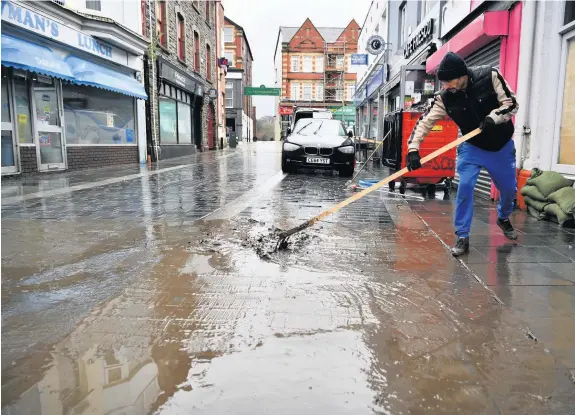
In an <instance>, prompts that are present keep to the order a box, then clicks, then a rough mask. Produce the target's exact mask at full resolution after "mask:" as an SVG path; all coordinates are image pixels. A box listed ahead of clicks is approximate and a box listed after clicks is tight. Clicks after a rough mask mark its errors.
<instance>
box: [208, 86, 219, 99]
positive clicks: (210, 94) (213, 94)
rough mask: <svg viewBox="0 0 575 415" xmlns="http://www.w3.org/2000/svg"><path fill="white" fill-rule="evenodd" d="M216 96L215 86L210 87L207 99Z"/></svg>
mask: <svg viewBox="0 0 575 415" xmlns="http://www.w3.org/2000/svg"><path fill="white" fill-rule="evenodd" d="M217 97H218V90H217V89H215V88H210V89H209V91H208V98H209V99H216V98H217Z"/></svg>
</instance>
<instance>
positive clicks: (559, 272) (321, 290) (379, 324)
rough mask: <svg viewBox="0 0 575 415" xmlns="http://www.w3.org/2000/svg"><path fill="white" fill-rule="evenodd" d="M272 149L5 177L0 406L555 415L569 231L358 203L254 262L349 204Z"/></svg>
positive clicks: (559, 405) (568, 371)
mask: <svg viewBox="0 0 575 415" xmlns="http://www.w3.org/2000/svg"><path fill="white" fill-rule="evenodd" d="M279 150H280V147H278V146H277V145H276V143H270V142H261V143H251V144H245V143H243V144H242V145H241V146H240V147H239V148H237V149H228V150H226V151H223V152H211V153H201V154H199V155H197V156H194V158H193V159H192V158H190V159H186V160H172V161H170V162H167V163H161V164H160V165H159V166H154V168H153V169H151V170H148V169H147V168H139V167H122V168H114V169H101V170H96V171H89V172H82V173H68V174H66V175H55V176H49V177H47V178H41V177H40V178H27V179H24V180H18V181H9V182H6V181H3V182H2V413H6V414H40V413H41V414H81V413H115V414H116V413H117V414H119V413H126V414H128V413H130V414H141V413H142V414H146V413H161V414H189V413H194V414H272V413H273V414H294V413H298V414H324V413H325V414H364V413H365V414H369V413H376V414H408V413H409V414H419V413H426V414H427V413H441V414H444V413H465V414H475V413H486V414H492V413H493V414H500V413H501V414H526V413H528V414H573V413H574V412H573V408H575V319H574V316H575V262H574V261H575V256H574V252H575V250H574V245H575V240H574V238H575V232H574V231H569V230H560V229H558V228H557V227H556V226H554V225H552V224H547V223H542V222H537V221H535V220H533V219H531V218H529V217H527V216H526V215H525V214H523V213H522V212H517V213H516V214H515V216H514V222H515V224H516V225H517V228H518V230H519V231H520V237H519V239H518V241H517V242H510V241H507V240H505V239H504V238H503V235H502V234H501V231H500V230H499V228H498V227H497V226H496V225H495V218H496V217H495V215H496V210H495V206H493V205H492V204H489V203H486V202H481V201H478V202H477V205H476V206H477V207H476V214H475V219H474V225H473V229H472V236H471V242H472V246H473V249H472V252H471V253H470V255H468V256H467V257H465V258H463V259H462V260H461V261H460V260H457V259H454V258H452V257H451V256H450V255H449V251H448V249H447V247H448V245H450V244H451V243H452V240H453V233H452V227H451V212H452V209H453V201H451V200H443V191H441V190H438V191H437V193H436V195H426V196H425V200H424V201H421V200H417V199H415V198H406V199H403V198H401V197H399V196H398V195H394V194H389V193H383V192H382V193H380V192H377V193H376V192H374V193H373V194H371V195H370V196H368V197H365V198H364V199H361V200H359V201H358V202H356V203H354V204H352V205H350V206H348V207H347V208H345V209H344V210H342V211H340V212H338V213H336V214H334V215H333V216H331V217H328V218H327V219H326V220H325V221H323V222H321V223H318V224H317V225H315V226H314V227H313V228H311V229H309V230H307V231H306V234H305V239H302V240H301V243H299V244H295V245H291V246H290V247H289V249H287V250H285V251H281V252H279V253H277V254H275V255H272V256H271V258H269V259H262V258H260V256H258V254H257V252H256V250H254V249H253V247H252V246H250V244H249V243H247V242H246V241H250V240H254V238H255V239H256V240H257V239H258V235H264V236H265V235H266V233H268V232H269V230H270V229H272V228H273V227H279V228H283V229H285V228H289V227H291V226H294V225H297V224H299V223H301V222H302V221H303V220H305V219H308V218H309V217H311V216H313V215H315V214H317V213H319V212H320V211H322V210H323V209H324V208H326V207H329V206H331V205H333V204H335V203H336V202H338V201H340V200H343V199H344V198H346V197H347V196H349V195H350V192H349V191H348V190H346V189H345V183H346V181H347V179H343V178H339V177H337V176H334V175H331V174H329V173H319V174H318V173H301V174H297V175H289V176H286V175H283V174H282V173H281V171H280V160H279ZM367 170H368V171H367V172H365V173H363V174H362V176H363V177H383V176H384V175H385V174H386V171H385V170H381V171H379V170H375V171H374V170H373V169H371V168H369V169H367ZM408 195H411V196H416V193H414V192H412V191H409V192H408Z"/></svg>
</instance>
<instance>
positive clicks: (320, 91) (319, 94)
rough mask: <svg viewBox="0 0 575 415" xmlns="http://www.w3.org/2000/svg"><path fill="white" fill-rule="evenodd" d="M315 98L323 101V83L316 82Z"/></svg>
mask: <svg viewBox="0 0 575 415" xmlns="http://www.w3.org/2000/svg"><path fill="white" fill-rule="evenodd" d="M315 99H316V100H318V101H323V84H317V85H316V88H315Z"/></svg>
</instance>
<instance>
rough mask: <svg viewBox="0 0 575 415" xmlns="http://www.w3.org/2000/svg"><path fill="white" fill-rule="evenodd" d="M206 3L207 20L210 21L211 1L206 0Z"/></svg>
mask: <svg viewBox="0 0 575 415" xmlns="http://www.w3.org/2000/svg"><path fill="white" fill-rule="evenodd" d="M205 3H206V22H208V23H209V22H210V17H211V16H210V2H209V1H208V0H206V1H205Z"/></svg>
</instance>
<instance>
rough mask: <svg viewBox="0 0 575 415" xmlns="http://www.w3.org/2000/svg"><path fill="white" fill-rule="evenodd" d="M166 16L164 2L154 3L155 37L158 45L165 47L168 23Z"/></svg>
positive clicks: (161, 0) (160, 0) (159, 0)
mask: <svg viewBox="0 0 575 415" xmlns="http://www.w3.org/2000/svg"><path fill="white" fill-rule="evenodd" d="M166 17H167V15H166V2H165V1H163V0H157V1H156V35H157V36H158V40H159V42H160V45H162V46H164V47H166V46H167V44H168V32H167V31H168V22H167V18H166Z"/></svg>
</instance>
